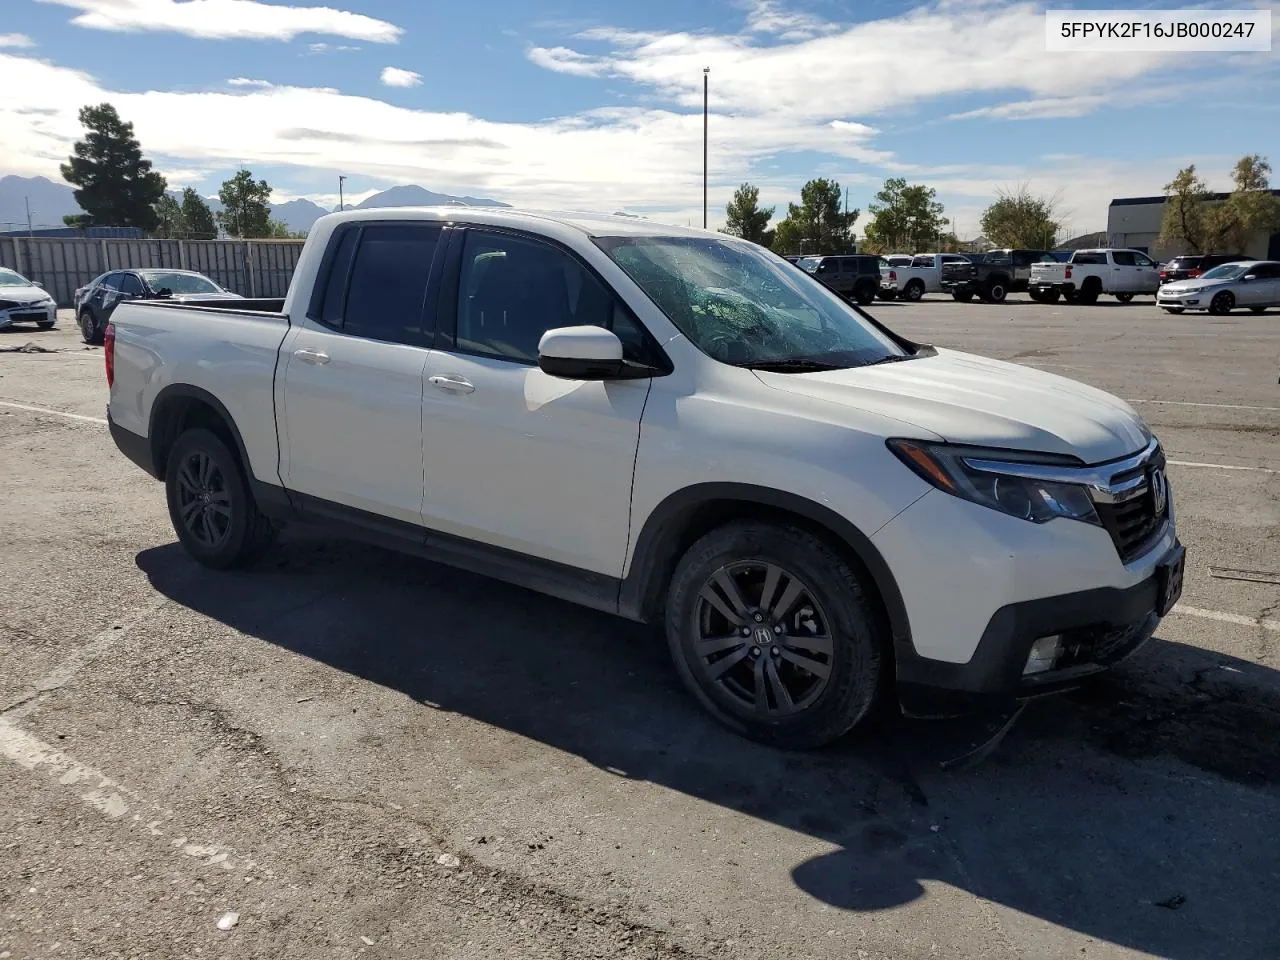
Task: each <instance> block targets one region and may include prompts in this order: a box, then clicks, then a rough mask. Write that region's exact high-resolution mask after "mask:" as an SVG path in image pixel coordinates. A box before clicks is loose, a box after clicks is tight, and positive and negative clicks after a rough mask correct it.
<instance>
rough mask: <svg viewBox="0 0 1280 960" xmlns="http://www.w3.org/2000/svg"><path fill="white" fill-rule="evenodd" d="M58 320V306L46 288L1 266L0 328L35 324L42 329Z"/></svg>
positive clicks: (47, 327)
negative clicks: (20, 324) (18, 324)
mask: <svg viewBox="0 0 1280 960" xmlns="http://www.w3.org/2000/svg"><path fill="white" fill-rule="evenodd" d="M57 319H58V308H57V306H56V305H55V304H54V302H53V297H51V296H49V293H48V291H47V290H45V288H44V287H42V286H40V284H38V283H36V282H35V281H33V280H28V279H27V278H26V277H24V276H23V275H22V274H20V273H17V272H16V271H14V270H8V269H6V268H4V267H0V327H7V326H9V325H10V324H12V323H34V324H35V325H36V326H37V327H39V328H40V329H41V330H48V329H49V328H50V327H52V326H53V324H54V321H55V320H57Z"/></svg>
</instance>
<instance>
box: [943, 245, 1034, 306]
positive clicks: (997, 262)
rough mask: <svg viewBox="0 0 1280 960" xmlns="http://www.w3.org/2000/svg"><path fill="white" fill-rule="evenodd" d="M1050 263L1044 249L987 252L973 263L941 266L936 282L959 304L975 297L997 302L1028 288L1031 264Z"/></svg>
mask: <svg viewBox="0 0 1280 960" xmlns="http://www.w3.org/2000/svg"><path fill="white" fill-rule="evenodd" d="M1052 260H1054V257H1053V256H1052V255H1051V254H1049V253H1048V252H1047V251H1045V250H989V251H987V252H986V253H985V254H983V255H982V259H981V260H979V261H976V262H972V263H944V264H943V265H942V277H941V279H940V281H939V282H940V284H941V286H942V289H943V290H944V291H946V292H947V293H949V294H951V296H953V297H954V298H955V299H957V300H959V301H961V302H962V303H963V302H966V301H969V300H972V299H973V298H974V297H975V296H978V297H981V298H982V299H983V300H986V301H987V302H989V303H1000V302H1002V301H1003V300H1004V298H1005V297H1007V296H1008V295H1009V294H1011V293H1017V292H1019V291H1022V290H1026V289H1027V285H1028V284H1029V283H1030V281H1031V265H1032V264H1033V263H1044V262H1049V261H1052ZM1032 299H1034V296H1033V298H1032Z"/></svg>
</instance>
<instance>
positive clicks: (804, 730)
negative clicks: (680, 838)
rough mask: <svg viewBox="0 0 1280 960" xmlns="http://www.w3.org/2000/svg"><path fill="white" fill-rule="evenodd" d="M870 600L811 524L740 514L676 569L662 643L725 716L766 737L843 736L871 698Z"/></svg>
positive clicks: (877, 649) (801, 740)
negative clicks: (790, 523)
mask: <svg viewBox="0 0 1280 960" xmlns="http://www.w3.org/2000/svg"><path fill="white" fill-rule="evenodd" d="M725 583H728V584H729V585H730V586H732V587H733V590H734V593H736V595H737V597H736V600H737V602H736V603H735V599H734V598H733V597H731V595H730V593H729V592H728V591H727V590H726V589H725V588H724V587H723V586H722V585H723V584H725ZM766 594H769V595H768V596H766ZM871 596H872V588H871V586H870V585H869V584H867V583H864V581H863V578H862V576H861V575H860V574H859V573H858V572H857V571H855V570H854V569H853V568H852V567H851V566H850V565H849V563H848V562H847V561H846V560H845V558H844V557H842V556H841V555H840V554H839V553H837V552H836V551H835V550H833V549H832V548H831V547H830V546H828V545H827V543H826V542H824V541H823V540H821V539H819V538H818V537H816V536H814V535H813V534H811V533H809V532H808V531H806V530H802V529H800V528H798V527H792V526H788V525H778V524H772V523H765V522H757V521H749V520H748V521H738V522H734V523H729V524H727V525H725V526H723V527H720V528H719V529H717V530H713V531H712V532H710V533H708V534H707V535H706V536H704V537H702V538H701V539H700V540H698V541H697V542H696V543H695V544H693V546H691V547H690V548H689V549H688V551H687V552H686V553H685V555H684V556H683V557H682V558H681V560H680V562H679V563H678V564H677V566H676V570H675V573H674V574H673V576H672V578H671V584H670V587H669V588H668V593H667V607H666V609H667V613H666V630H667V641H668V644H669V646H670V648H671V656H672V659H673V660H674V661H675V665H676V670H677V672H678V673H679V674H680V678H681V680H683V681H684V684H685V686H686V687H688V688H689V690H690V691H691V692H692V693H693V695H694V697H696V698H697V700H698V702H699V703H701V704H702V706H703V707H705V708H706V709H707V710H708V711H709V712H710V713H711V714H712V715H713V716H715V717H716V719H718V720H719V721H720V722H721V723H723V724H725V725H726V726H728V727H730V728H731V729H733V730H735V731H737V732H738V733H740V734H742V735H744V736H747V737H750V738H751V739H753V740H758V741H760V742H762V743H768V744H772V745H774V746H779V747H783V748H786V749H796V750H803V749H809V748H812V747H818V746H822V745H823V744H825V743H829V742H831V741H832V740H835V739H836V738H838V737H840V736H842V735H843V734H845V733H847V732H848V731H849V730H851V729H852V728H853V727H854V725H855V724H857V723H858V721H859V720H861V719H862V718H863V717H864V716H866V714H867V713H868V711H869V710H870V709H871V707H872V705H873V704H874V702H875V699H876V692H877V690H878V689H879V685H880V681H881V670H882V663H883V662H884V660H883V654H882V651H883V650H885V649H886V648H887V646H888V634H887V629H886V627H885V626H884V625H883V623H882V620H881V618H880V617H879V616H878V613H877V611H876V608H875V606H874V603H873V601H872V600H871V599H870V597H871ZM713 598H714V599H713ZM788 598H789V599H788ZM725 611H727V612H728V613H730V614H732V615H733V617H734V619H732V620H731V619H729V617H727V616H725ZM756 616H759V617H760V618H761V619H760V620H756V619H755V618H756ZM735 621H736V622H735ZM743 630H745V631H747V635H746V636H745V637H744V636H743V635H742V631H743ZM775 651H776V652H775ZM726 661H728V662H727V663H726ZM806 666H808V667H811V668H812V671H810V670H809V669H806Z"/></svg>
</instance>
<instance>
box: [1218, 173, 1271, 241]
mask: <svg viewBox="0 0 1280 960" xmlns="http://www.w3.org/2000/svg"><path fill="white" fill-rule="evenodd" d="M1270 178H1271V164H1270V163H1268V162H1267V160H1266V158H1265V157H1262V156H1261V155H1259V154H1256V153H1253V154H1250V155H1249V156H1246V157H1241V158H1240V159H1239V160H1237V161H1236V166H1235V169H1234V170H1232V171H1231V181H1232V184H1233V185H1234V187H1235V189H1233V190H1232V191H1231V196H1229V197H1227V199H1226V201H1225V202H1224V203H1223V204H1222V206H1220V207H1218V208H1217V209H1216V210H1214V211H1213V215H1212V217H1211V222H1212V226H1213V228H1214V229H1213V234H1214V241H1215V242H1216V243H1217V244H1218V245H1219V246H1220V248H1221V252H1222V253H1239V252H1241V251H1243V250H1244V248H1245V247H1246V246H1247V245H1248V243H1249V240H1250V238H1251V237H1253V235H1254V234H1256V233H1260V232H1261V233H1271V232H1272V231H1274V230H1275V229H1276V228H1277V227H1280V198H1278V197H1275V196H1273V195H1272V193H1271V180H1270Z"/></svg>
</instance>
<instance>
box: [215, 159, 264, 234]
mask: <svg viewBox="0 0 1280 960" xmlns="http://www.w3.org/2000/svg"><path fill="white" fill-rule="evenodd" d="M218 199H219V200H221V201H222V209H221V210H219V211H218V222H219V223H220V224H222V227H223V229H224V230H226V231H227V233H229V234H231V235H232V236H233V237H244V238H246V239H251V238H253V237H268V236H270V235H271V207H270V205H269V204H268V202H267V201H269V200H270V199H271V187H269V186H268V185H267V181H265V180H258V181H256V182H255V181H254V179H253V174H252V173H250V172H249V171H248V170H240V171H239V172H237V173H236V175H235V176H234V177H232V178H231V179H230V180H224V181H223V183H222V189H221V190H219V191H218Z"/></svg>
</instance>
